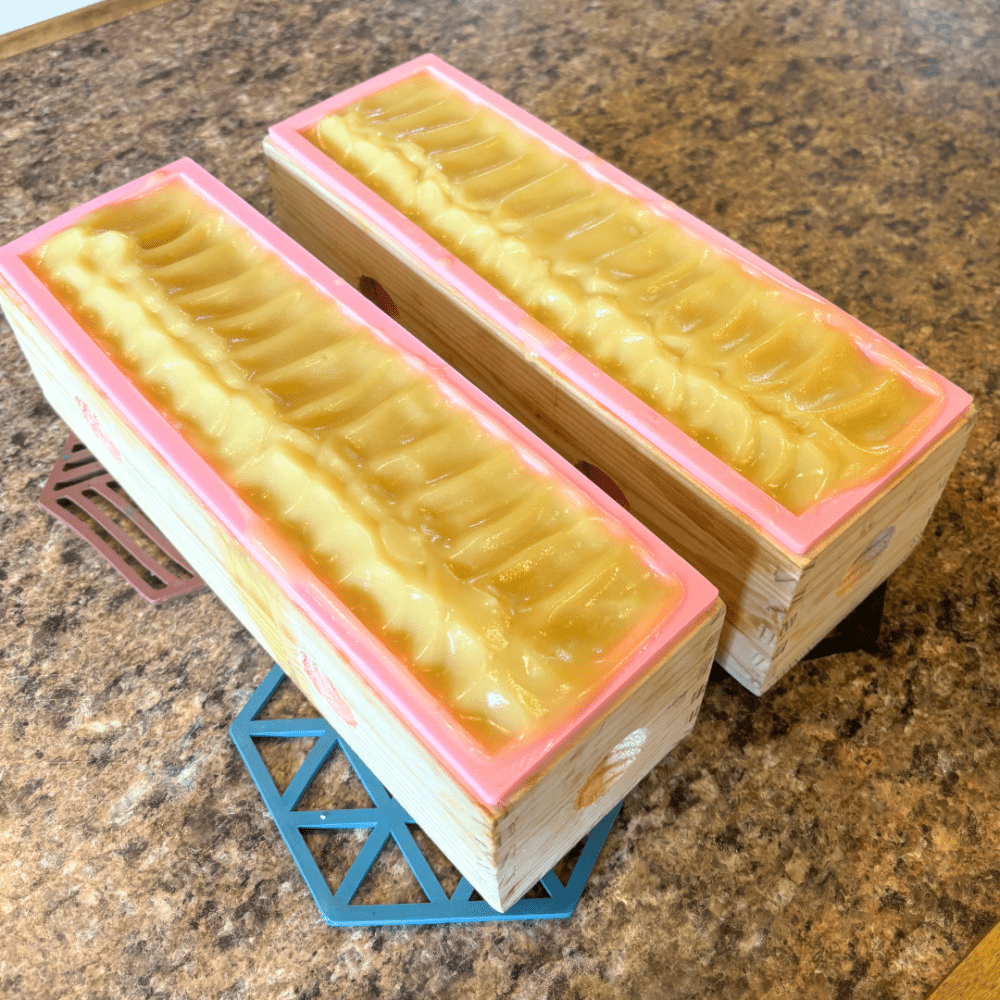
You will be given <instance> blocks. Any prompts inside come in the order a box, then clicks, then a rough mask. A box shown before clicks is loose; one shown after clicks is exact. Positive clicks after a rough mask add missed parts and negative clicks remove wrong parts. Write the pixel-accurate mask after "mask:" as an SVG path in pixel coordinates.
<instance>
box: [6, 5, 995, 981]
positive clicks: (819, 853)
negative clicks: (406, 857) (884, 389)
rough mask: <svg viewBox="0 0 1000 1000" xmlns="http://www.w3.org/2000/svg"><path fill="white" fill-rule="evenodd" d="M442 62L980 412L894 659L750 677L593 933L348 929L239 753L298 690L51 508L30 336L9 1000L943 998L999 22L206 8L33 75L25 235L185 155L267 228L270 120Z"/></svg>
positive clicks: (9, 692) (981, 643)
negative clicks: (283, 685) (838, 314)
mask: <svg viewBox="0 0 1000 1000" xmlns="http://www.w3.org/2000/svg"><path fill="white" fill-rule="evenodd" d="M661 7H662V9H661ZM570 11H571V12H570ZM428 50H431V51H435V52H437V53H438V54H439V55H440V56H442V57H443V58H445V59H446V60H448V61H449V62H451V63H453V64H454V65H456V66H458V67H459V68H460V69H462V70H464V71H466V72H468V73H471V74H472V75H474V76H476V77H478V78H479V79H480V80H482V81H483V82H484V83H485V84H487V85H488V86H490V87H493V88H495V89H496V90H498V91H500V92H501V93H503V94H504V95H505V96H507V97H510V98H512V99H513V100H515V101H517V102H518V103H520V104H522V105H523V106H524V107H525V108H527V109H528V110H529V111H530V112H531V113H532V114H535V115H537V116H538V117H540V118H542V119H543V120H545V121H547V122H550V123H551V124H552V125H554V126H555V127H556V128H558V129H560V130H561V131H564V132H566V133H567V134H568V135H570V136H571V137H572V138H574V139H576V140H578V141H580V142H583V143H584V144H585V145H586V146H588V147H589V148H591V149H593V150H594V151H595V152H597V153H598V154H599V155H601V156H602V157H604V158H606V159H608V160H610V161H611V162H613V163H615V164H616V165H617V166H620V167H621V168H623V169H624V170H625V171H627V172H628V173H631V174H633V175H634V176H636V177H637V178H638V179H639V180H641V181H642V182H644V183H646V184H649V185H650V186H651V187H653V188H655V189H657V190H658V191H660V192H661V193H663V194H665V195H666V196H667V197H669V198H671V199H673V200H674V201H676V202H678V203H679V204H680V205H682V206H683V207H684V208H686V209H688V210H690V211H692V212H693V213H694V214H696V215H699V216H701V217H702V218H704V219H705V220H706V221H707V222H709V223H710V224H711V225H713V226H716V227H718V228H719V229H721V230H722V231H723V232H725V233H726V234H728V235H730V236H732V237H733V238H734V239H736V240H737V241H738V242H740V243H743V244H745V245H747V246H748V247H749V248H750V249H751V250H753V251H754V252H755V253H759V254H760V255H762V256H763V257H765V258H766V259H768V260H770V261H772V262H773V263H774V264H776V265H777V266H778V267H780V268H782V269H783V270H786V271H788V272H789V273H790V274H792V275H793V276H795V277H796V278H798V279H799V280H800V281H802V282H804V283H805V284H807V285H810V286H812V287H814V288H815V289H816V290H817V291H818V292H820V293H821V294H822V295H824V296H826V297H828V298H830V299H832V300H833V301H834V302H836V303H837V304H838V305H841V306H843V307H844V308H846V309H847V310H848V311H850V312H852V313H854V314H855V315H857V316H859V318H861V319H862V320H863V321H864V322H866V323H868V324H869V325H871V326H873V327H874V328H875V329H877V330H879V331H880V332H882V333H884V334H885V335H886V336H888V337H889V338H890V339H892V340H894V341H896V342H897V343H900V344H902V346H903V347H905V348H906V349H907V350H908V351H910V352H911V353H913V354H915V355H916V356H917V357H919V358H921V359H922V360H924V361H926V362H927V363H928V364H929V365H931V366H932V367H934V368H935V369H937V370H938V371H940V372H942V374H944V375H945V376H947V377H948V378H950V379H952V380H954V381H955V382H957V383H958V384H959V385H961V386H963V387H964V388H966V389H968V390H969V391H970V392H972V393H973V394H974V396H975V397H976V402H977V405H978V406H979V408H980V410H981V414H980V418H979V421H978V423H977V425H976V428H975V431H974V433H973V438H972V442H971V444H970V446H969V447H968V449H967V450H966V453H965V455H964V456H963V458H962V460H961V461H960V464H959V467H958V470H957V471H956V473H955V476H954V477H953V479H952V482H951V484H950V485H949V487H948V488H947V490H946V492H945V495H944V498H943V500H942V502H941V505H940V506H939V508H938V510H937V512H936V514H935V516H934V518H933V519H932V522H931V526H930V528H929V530H928V533H927V535H926V536H925V538H924V540H923V542H922V543H921V544H920V546H919V547H918V548H917V550H916V551H915V553H914V554H913V556H912V557H911V558H910V560H909V561H908V562H907V563H906V564H905V565H904V566H903V567H902V569H901V570H899V571H898V572H897V573H896V574H895V575H894V576H893V577H892V579H891V580H890V582H889V589H888V593H887V599H886V618H885V625H884V629H883V636H882V642H881V647H880V653H879V655H878V656H871V655H868V654H864V653H855V654H849V655H842V656H837V657H828V658H825V659H822V660H815V661H812V662H810V663H807V664H804V665H803V666H801V667H800V668H798V669H797V670H796V671H795V672H793V673H792V674H791V675H789V677H788V678H787V679H786V680H785V681H783V682H782V683H780V684H779V685H778V686H777V687H776V688H775V689H774V690H773V691H771V692H770V693H769V694H768V695H766V696H765V697H764V698H763V699H761V700H758V699H756V698H754V697H753V696H752V695H749V694H747V693H745V692H743V691H742V690H741V689H740V688H739V687H738V686H737V685H736V683H735V682H733V681H731V680H728V679H725V678H724V677H723V676H716V677H715V678H714V680H713V682H712V683H710V685H709V689H708V692H707V695H706V698H705V706H704V709H703V712H702V715H701V717H700V719H699V722H698V724H697V726H696V727H695V730H694V732H693V734H692V735H691V736H690V737H689V738H688V739H687V740H686V741H685V742H684V743H683V744H682V745H681V746H680V747H679V748H678V749H677V750H676V751H675V752H674V753H673V754H672V755H671V756H670V757H669V758H667V760H666V761H665V762H664V763H663V764H662V765H661V766H660V767H659V768H657V769H656V770H655V771H654V772H653V773H652V775H650V777H649V778H647V779H646V780H645V781H644V782H643V783H642V784H641V785H640V786H639V787H638V789H637V790H636V791H635V793H633V795H631V796H630V797H629V799H628V800H627V801H626V803H625V807H624V810H623V813H622V816H621V818H620V819H619V821H618V823H617V824H616V826H615V827H614V829H613V830H612V833H611V837H610V839H609V841H608V844H607V847H606V849H605V852H604V854H603V855H602V857H601V859H600V860H599V862H598V866H597V870H596V871H595V874H594V877H593V878H592V880H591V885H590V887H589V889H588V891H587V893H586V894H585V895H584V898H583V900H582V902H581V904H580V907H579V909H578V911H577V914H576V916H575V917H574V918H573V919H572V920H570V921H567V922H565V923H552V924H508V925H480V926H471V927H439V928H423V929H420V928H415V929H387V930H381V931H377V930H363V931H350V932H349V931H336V930H331V929H329V928H327V927H326V926H325V925H323V924H322V923H319V922H318V918H317V913H316V910H315V907H314V906H313V903H312V901H311V899H310V898H309V896H308V894H307V893H306V891H305V889H304V888H303V885H302V883H301V880H300V879H299V877H298V874H297V872H296V871H295V869H294V867H293V865H292V863H291V861H290V859H289V857H288V855H287V853H286V852H285V850H284V848H283V846H282V845H281V843H280V841H279V839H278V837H277V834H276V832H275V829H274V826H273V824H272V823H271V822H270V820H269V819H268V817H267V816H266V814H265V813H264V811H263V808H262V806H261V805H260V802H259V799H258V798H257V797H256V794H255V792H254V790H253V788H252V786H251V784H250V782H249V780H248V778H247V777H246V774H245V772H244V771H243V769H242V765H241V764H240V763H239V760H238V757H237V755H236V753H235V751H234V749H233V747H232V746H231V744H230V743H229V740H228V737H227V734H226V730H227V727H228V725H229V723H230V722H231V721H232V718H233V717H234V715H235V713H236V712H237V711H238V710H239V708H240V707H241V706H242V704H243V703H244V702H245V700H246V698H247V696H248V695H249V693H250V691H251V690H252V689H253V688H254V687H255V686H256V684H257V683H258V682H259V681H260V680H261V678H262V677H263V676H264V674H265V672H266V670H267V668H268V666H269V662H268V661H267V659H266V657H265V655H264V654H263V652H262V651H261V650H260V649H259V648H258V647H257V646H256V645H255V644H254V643H253V642H252V640H251V639H250V638H249V636H248V635H247V634H246V633H245V632H244V631H243V630H242V628H241V627H240V626H239V625H238V624H237V623H236V621H235V620H234V619H233V618H231V617H230V616H229V614H228V613H227V612H226V611H225V610H224V609H223V607H222V605H221V604H220V603H219V602H218V601H217V600H216V599H215V598H214V597H213V596H212V595H211V594H207V593H206V594H201V595H195V596H191V597H188V598H184V599H182V600H180V601H177V602H174V603H170V604H167V605H164V606H163V607H161V608H159V609H156V610H154V609H151V608H149V607H147V606H146V605H145V604H144V603H143V602H142V601H141V599H140V598H137V597H135V596H133V595H132V594H131V592H130V591H128V590H127V589H126V587H125V586H124V585H123V584H122V583H121V581H120V579H119V578H118V577H117V576H116V575H115V574H114V573H113V572H111V571H109V570H107V569H106V567H105V565H104V564H103V563H102V562H101V561H100V560H99V559H98V558H97V557H96V556H94V555H93V554H92V553H91V552H90V551H89V550H87V549H86V548H85V547H84V546H83V544H82V543H80V542H79V541H78V540H77V539H76V537H75V536H74V535H72V534H71V532H69V531H68V529H66V528H64V527H62V526H61V525H59V524H58V523H57V522H55V521H52V520H50V519H49V518H48V517H47V515H45V514H44V513H43V512H42V511H41V510H40V509H39V508H38V507H37V505H36V502H35V501H36V498H37V495H38V492H39V491H40V489H41V487H42V485H43V484H44V482H45V478H46V474H47V471H48V469H49V467H50V466H51V463H52V461H53V459H54V458H55V457H56V455H57V454H58V449H59V447H60V445H61V444H62V441H63V439H64V437H65V434H66V431H65V428H64V427H63V426H62V425H61V424H60V423H59V421H58V420H57V419H56V418H55V417H54V416H53V414H52V412H51V411H50V410H49V409H48V407H47V406H46V404H45V403H44V401H43V399H42V396H41V392H40V390H39V389H38V388H37V386H36V385H35V384H34V382H33V381H32V379H31V378H30V375H29V373H28V369H27V365H26V363H25V362H24V361H23V359H22V358H21V357H20V355H19V353H18V352H17V349H16V347H15V345H14V342H13V337H12V336H11V334H10V331H9V330H8V329H7V327H6V325H5V324H4V325H3V327H2V331H0V372H2V375H0V378H2V392H0V427H2V429H3V436H2V440H0V448H3V450H4V470H3V471H4V479H3V486H2V487H0V489H2V493H3V501H2V509H0V531H2V541H0V546H2V547H0V703H2V705H3V712H2V714H0V918H2V920H3V925H4V934H3V939H2V940H0V995H2V996H4V997H11V998H14V1000H20V998H31V1000H35V998H45V1000H50V998H53V997H72V998H77V997H79V998H90V997H103V996H114V997H121V998H123V1000H132V998H139V997H170V998H174V997H177V998H181V997H189V998H191V1000H194V998H204V997H220V998H222V997H224V998H227V1000H235V998H240V997H251V996H253V997H275V998H278V997H287V998H305V997H319V996H324V997H325V996H343V997H354V996H358V997H363V996H372V997H376V996H378V997H409V996H412V997H426V996H455V997H489V998H492V997H494V996H497V995H500V996H506V997H511V998H520V997H525V998H526V997H547V998H551V1000H569V998H574V997H580V998H586V1000H590V998H595V997H596V998H609V1000H610V998H619V997H632V996H634V997H643V998H647V997H656V998H661V997H662V998H673V997H677V998H682V997H703V996H712V997H718V998H725V1000H729V998H734V1000H735V998H743V997H747V998H758V997H775V998H784V997H787V998H795V1000H799V998H808V1000H827V998H829V1000H869V998H870V1000H890V998H896V997H899V998H903V997H922V996H923V995H925V994H926V993H927V992H929V990H930V988H931V987H932V986H934V985H935V984H936V983H937V982H939V981H940V980H941V979H942V978H943V977H944V975H945V974H946V973H947V972H948V971H949V970H950V969H951V968H952V967H953V966H954V965H955V964H956V963H957V961H958V960H959V958H960V957H961V955H962V954H963V953H964V952H965V951H966V950H967V949H968V948H969V947H970V946H971V945H972V944H973V943H974V942H975V941H976V940H977V938H978V937H979V936H980V935H981V934H982V933H983V932H984V931H985V930H986V929H987V927H989V925H990V924H991V923H993V921H994V920H995V919H996V918H997V916H998V915H1000V862H998V858H1000V832H998V830H1000V823H998V813H1000V808H998V805H997V799H998V795H997V792H998V789H1000V747H998V739H1000V738H998V723H997V718H998V708H1000V667H998V662H1000V524H998V520H1000V518H998V514H997V505H998V499H1000V497H998V484H997V481H996V480H997V462H998V453H1000V443H998V441H997V440H996V439H997V435H998V431H1000V413H998V401H1000V400H998V388H1000V335H998V334H997V332H996V331H997V327H998V320H1000V290H998V275H1000V245H998V243H997V237H996V233H997V231H998V230H1000V203H998V201H997V197H996V192H997V190H998V182H1000V146H998V143H997V132H996V123H997V114H998V108H1000V74H998V71H997V69H996V67H997V65H1000V33H998V32H997V30H996V25H995V14H994V13H991V12H990V9H989V5H988V4H986V3H978V4H977V3H973V4H968V5H965V7H964V9H963V12H962V14H961V16H959V15H958V14H951V13H948V12H947V11H945V10H935V11H930V10H925V9H923V8H917V7H914V6H912V5H909V6H905V7H901V6H900V5H898V4H895V3H888V2H881V0H876V2H872V3H868V4H864V5H859V4H856V3H848V2H842V3H833V4H826V3H819V2H815V0H800V2H798V3H797V4H796V5H794V6H793V5H785V4H778V5H768V4H753V3H750V2H749V0H733V2H730V3H722V2H718V3H714V2H698V3H695V4H693V5H687V6H686V7H678V6H676V5H660V4H658V3H655V2H653V0H646V2H629V0H623V2H618V3H614V4H612V3H609V2H606V0H600V2H593V3H586V4H583V3H581V4H574V5H566V4H557V3H550V2H549V0H539V2H536V3H532V4H530V5H522V4H514V3H513V2H508V3H503V4H481V3H472V2H468V3H463V2H457V3H447V2H445V0H427V2H425V3H423V4H413V5H408V4H401V3H397V4H393V3H391V2H389V0H375V2H367V3H366V2H357V3H354V4H349V3H336V2H315V3H311V4H310V3H295V4H293V3H283V4H274V3H271V2H268V0H256V2H248V0H242V2H236V0H226V2H223V0H172V2H170V3H168V4H165V5H164V6H162V7H159V8H156V9H154V10H151V11H148V12H146V13H141V14H136V15H134V16H133V17H131V18H129V19H126V20H123V21H120V22H118V23H116V24H113V25H108V26H106V27H103V28H98V29H95V30H93V31H91V32H88V33H87V34H84V35H81V36H78V37H76V38H74V39H71V40H69V41H65V42H60V43H58V44H55V45H52V46H50V47H49V48H46V49H39V50H36V51H35V52H30V53H26V54H24V55H21V56H17V57H13V58H11V59H8V60H6V61H4V62H2V63H0V136H2V138H3V144H4V156H3V157H2V158H0V191H2V196H3V197H2V201H0V204H2V206H3V207H2V210H0V242H6V241H7V240H9V239H12V238H13V237H15V236H18V235H20V234H21V233H23V232H26V231H27V230H29V229H32V228H34V227H35V226H37V225H39V224H40V223H42V222H44V221H45V220H46V219H49V218H52V217H53V216H55V215H56V214H58V213H59V212H62V211H64V210H65V209H67V208H69V207H70V206H72V205H75V204H78V203H80V202H81V201H84V200H85V199H87V198H89V197H92V196H94V195H96V194H98V193H100V192H102V191H105V190H107V189H109V188H111V187H113V186H115V185H117V184H121V183H123V182H124V181H126V180H129V179H130V178H133V177H136V176H138V175H140V174H142V173H144V172H146V171H148V170H150V169H152V168H154V167H156V166H159V165H161V164H163V163H166V162H168V161H170V160H173V159H176V158H177V157H179V156H182V155H190V156H192V157H194V158H195V159H196V160H198V161H199V162H200V163H201V164H202V165H203V166H205V167H207V168H208V169H209V170H211V171H212V172H213V173H214V174H215V175H216V176H217V177H219V178H220V179H221V180H223V181H224V182H225V183H226V184H228V185H229V186H231V187H232V188H234V189H235V190H236V191H237V192H238V193H239V194H241V195H243V196H244V197H246V198H248V199H249V200H250V201H251V202H252V203H253V204H255V206H256V207H258V208H260V209H262V210H263V211H265V212H268V211H269V210H270V208H271V206H270V203H269V199H268V194H267V191H268V184H267V179H266V174H265V167H264V162H263V157H262V155H261V152H260V142H261V139H262V137H263V135H264V132H265V131H266V125H267V123H269V122H274V121H279V120H281V119H283V118H285V117H288V116H289V115H290V114H292V113H293V112H295V111H297V110H299V109H300V108H303V107H306V106H307V105H309V104H311V103H315V102H316V101H317V100H319V99H320V98H322V97H324V96H327V95H328V94H331V93H333V92H335V91H336V90H339V89H342V88H344V87H346V86H348V85H350V84H351V83H354V82H357V81H359V80H362V79H365V78H367V77H369V76H372V75H373V74H375V73H378V72H380V71H382V70H384V69H386V68H388V67H389V66H392V65H394V64H396V63H399V62H402V61H403V60H405V59H407V58H409V57H410V56H413V55H416V54H418V53H420V52H423V51H428ZM390 870H391V869H390Z"/></svg>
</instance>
